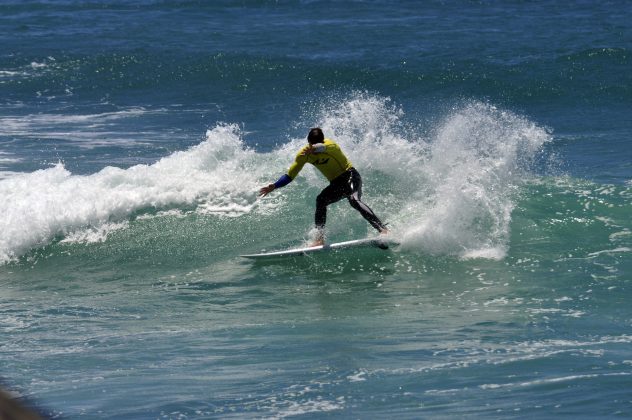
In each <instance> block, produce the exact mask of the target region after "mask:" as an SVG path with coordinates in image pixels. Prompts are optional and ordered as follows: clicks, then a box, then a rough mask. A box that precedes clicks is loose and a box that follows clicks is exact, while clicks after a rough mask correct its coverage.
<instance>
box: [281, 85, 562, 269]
mask: <svg viewBox="0 0 632 420" xmlns="http://www.w3.org/2000/svg"><path fill="white" fill-rule="evenodd" d="M403 117H404V113H403V111H402V109H400V108H398V107H396V106H394V105H393V104H391V102H390V100H389V99H387V98H381V97H376V96H371V95H369V94H363V93H360V94H356V95H355V96H353V97H352V98H350V99H349V100H347V101H344V102H343V103H336V104H335V105H333V106H330V107H326V108H325V109H324V110H322V115H321V116H320V117H319V120H318V121H316V124H317V125H320V126H321V127H322V128H323V130H324V132H325V134H326V135H327V136H329V137H332V138H334V139H336V141H337V142H338V143H339V144H340V145H341V146H342V148H343V149H344V150H345V151H346V152H347V154H348V156H350V157H351V160H352V161H353V162H354V164H355V166H356V167H357V168H358V169H359V170H360V172H361V174H362V176H363V179H364V184H365V196H367V192H368V191H370V188H371V187H372V186H374V185H375V184H376V183H384V182H383V181H386V182H389V183H390V185H389V188H388V190H386V191H385V194H383V195H381V196H378V197H377V198H376V197H371V198H370V199H367V201H368V202H369V203H370V204H371V206H372V207H373V208H374V210H376V213H378V215H379V214H386V216H384V219H386V221H387V222H391V226H392V227H393V230H394V231H395V232H394V233H395V234H396V235H398V236H401V238H400V239H401V241H402V245H403V247H404V249H408V250H419V251H422V252H424V253H430V254H433V255H455V256H459V257H461V258H490V259H502V258H503V257H504V256H505V254H506V252H507V248H508V241H509V234H510V228H509V227H510V222H511V213H512V211H513V209H514V205H515V202H516V200H517V198H518V193H519V186H520V185H521V183H522V182H523V178H524V176H525V175H526V174H527V173H528V167H529V164H530V162H531V160H532V159H533V158H534V156H535V155H536V154H537V153H538V152H539V151H540V150H541V147H542V145H543V144H544V143H546V142H548V141H550V140H551V135H550V133H549V132H548V131H547V130H546V129H545V128H542V127H539V126H537V125H536V124H534V123H533V122H531V121H529V120H527V119H526V118H523V117H521V116H518V115H515V114H513V113H511V112H508V111H505V110H500V109H497V108H495V107H493V106H491V105H489V104H485V103H481V102H476V101H473V102H470V103H465V104H463V105H460V106H458V107H456V108H454V109H453V110H452V111H451V112H450V113H449V114H448V115H447V116H446V117H445V118H444V119H443V121H442V122H440V123H439V124H438V125H437V126H436V127H434V131H433V132H432V134H431V135H430V136H429V137H428V138H424V136H423V135H421V134H420V133H419V130H418V129H415V128H411V127H409V126H407V125H406V124H405V123H404V122H402V120H403ZM303 142H304V140H303ZM299 145H300V144H292V145H291V150H294V149H296V147H298V146H299ZM287 152H288V153H289V150H287ZM373 188H374V187H373Z"/></svg>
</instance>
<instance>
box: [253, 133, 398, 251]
mask: <svg viewBox="0 0 632 420" xmlns="http://www.w3.org/2000/svg"><path fill="white" fill-rule="evenodd" d="M307 141H308V142H309V144H308V145H307V146H305V147H303V148H302V149H301V150H300V151H299V152H298V154H297V155H296V158H295V159H294V163H292V165H291V166H290V169H288V171H287V174H284V175H283V176H281V177H280V178H279V179H278V180H277V181H276V182H275V183H274V184H269V185H267V186H265V187H263V188H261V189H260V190H259V195H260V196H262V197H263V196H266V195H268V194H269V193H270V192H271V191H273V190H275V189H277V188H281V187H284V186H286V185H287V184H289V183H290V182H292V180H293V179H294V178H296V176H297V175H298V173H299V172H300V171H301V169H303V166H305V163H311V164H312V165H314V166H316V168H318V170H320V172H322V174H323V175H324V176H325V177H326V178H327V179H328V180H329V185H328V186H327V187H326V188H325V189H324V190H322V191H321V193H320V194H319V195H318V197H317V198H316V214H315V216H314V219H315V220H314V221H315V223H316V229H317V235H316V239H315V241H314V243H313V244H312V246H316V245H322V244H323V243H324V231H325V222H326V221H327V206H328V205H330V204H333V203H335V202H336V201H339V200H342V199H343V198H345V197H346V198H347V200H349V203H350V204H351V206H352V207H353V208H354V209H356V210H357V211H359V212H360V214H361V215H362V216H363V217H364V218H365V219H366V220H367V221H368V222H369V223H370V224H371V226H373V227H374V228H375V229H377V230H378V231H379V232H380V233H388V229H387V228H386V226H385V225H384V223H382V222H381V221H380V219H379V218H378V217H377V216H376V215H375V213H373V210H371V209H370V208H369V206H367V205H366V204H364V203H363V202H362V200H361V197H362V178H361V177H360V174H359V173H358V171H356V170H355V168H354V167H353V165H352V164H351V162H350V161H349V159H347V157H346V156H345V155H344V153H342V150H341V149H340V146H338V145H337V144H336V143H335V142H333V141H332V140H330V139H326V138H325V135H324V134H323V131H322V130H321V129H320V128H312V129H311V130H310V131H309V134H308V136H307Z"/></svg>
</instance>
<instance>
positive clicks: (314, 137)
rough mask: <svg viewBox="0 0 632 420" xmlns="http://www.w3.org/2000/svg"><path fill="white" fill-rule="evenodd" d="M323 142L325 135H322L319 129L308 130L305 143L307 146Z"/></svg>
mask: <svg viewBox="0 0 632 420" xmlns="http://www.w3.org/2000/svg"><path fill="white" fill-rule="evenodd" d="M324 140H325V135H324V134H323V130H321V129H320V128H312V129H311V130H309V134H308V135H307V141H308V142H309V144H316V143H322V142H323V141H324Z"/></svg>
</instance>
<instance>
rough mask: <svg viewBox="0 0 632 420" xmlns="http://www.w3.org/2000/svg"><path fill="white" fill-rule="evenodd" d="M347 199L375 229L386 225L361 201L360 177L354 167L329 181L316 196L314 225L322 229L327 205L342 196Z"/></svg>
mask: <svg viewBox="0 0 632 420" xmlns="http://www.w3.org/2000/svg"><path fill="white" fill-rule="evenodd" d="M345 197H346V198H347V199H348V200H349V204H351V206H352V207H353V208H354V209H356V210H357V211H358V212H360V214H361V215H362V217H364V218H365V219H366V220H367V221H368V222H369V223H370V224H371V226H373V227H374V228H375V229H377V230H378V231H380V232H381V231H383V230H385V229H386V226H384V224H383V223H382V221H381V220H380V219H379V218H378V217H377V216H376V215H375V213H373V210H371V208H370V207H369V206H367V205H366V204H365V203H364V202H362V200H361V197H362V178H361V177H360V174H359V173H358V171H356V170H355V169H354V168H351V169H349V170H348V171H347V172H345V173H344V174H342V175H340V176H339V177H338V178H336V179H334V180H333V181H331V183H330V184H329V185H328V186H327V187H326V188H325V189H324V190H323V191H322V192H321V193H320V194H319V195H318V197H317V198H316V214H315V217H314V219H315V223H316V227H317V228H319V229H322V228H324V227H325V222H326V221H327V206H328V205H329V204H333V203H335V202H337V201H340V200H342V199H343V198H345Z"/></svg>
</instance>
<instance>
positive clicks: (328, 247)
mask: <svg viewBox="0 0 632 420" xmlns="http://www.w3.org/2000/svg"><path fill="white" fill-rule="evenodd" d="M391 243H393V242H392V241H391V240H390V239H388V238H366V239H354V240H351V241H345V242H336V243H333V244H325V245H318V246H312V247H305V248H293V249H286V250H283V251H272V252H262V253H260V254H245V255H240V256H241V257H243V258H251V259H257V258H273V257H296V256H301V255H307V254H312V253H316V252H326V251H333V250H336V249H344V248H355V247H362V246H367V247H377V248H381V249H388V246H389V244H391Z"/></svg>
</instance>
